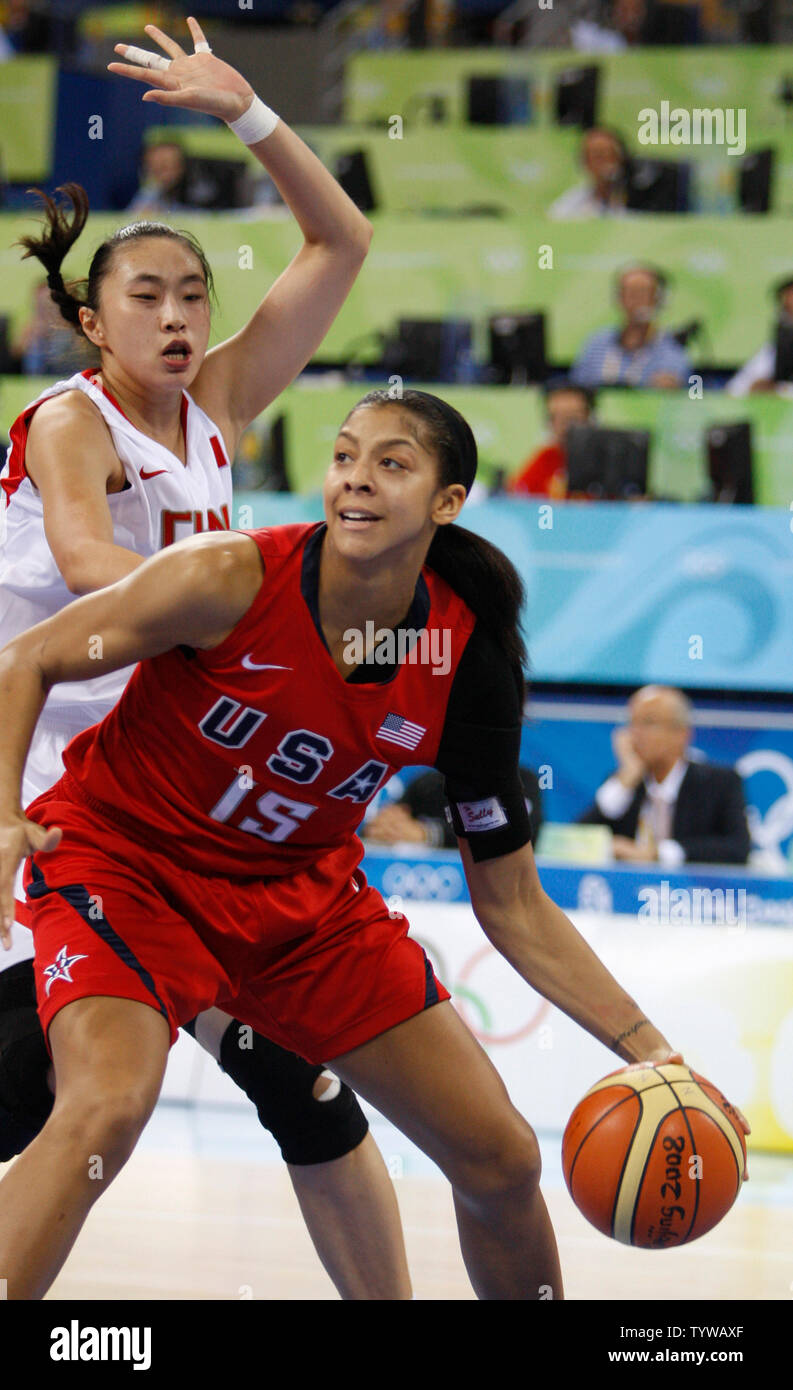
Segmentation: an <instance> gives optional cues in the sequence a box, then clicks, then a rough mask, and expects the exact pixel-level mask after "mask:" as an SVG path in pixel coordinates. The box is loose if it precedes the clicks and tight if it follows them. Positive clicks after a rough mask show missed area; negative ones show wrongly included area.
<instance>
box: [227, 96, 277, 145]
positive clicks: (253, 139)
mask: <svg viewBox="0 0 793 1390" xmlns="http://www.w3.org/2000/svg"><path fill="white" fill-rule="evenodd" d="M277 125H278V117H277V116H276V114H275V112H274V111H271V110H270V108H269V106H265V104H264V102H263V101H262V100H261V98H260V97H257V96H255V97H254V98H253V101H252V102H251V104H250V106H249V107H248V109H247V111H244V112H243V113H242V115H241V116H240V118H239V120H238V121H229V123H228V126H229V130H233V131H234V134H235V135H238V136H239V138H240V140H241V141H242V143H243V145H256V144H258V142H259V140H266V139H267V136H268V135H272V133H273V131H274V130H275V127H276V126H277Z"/></svg>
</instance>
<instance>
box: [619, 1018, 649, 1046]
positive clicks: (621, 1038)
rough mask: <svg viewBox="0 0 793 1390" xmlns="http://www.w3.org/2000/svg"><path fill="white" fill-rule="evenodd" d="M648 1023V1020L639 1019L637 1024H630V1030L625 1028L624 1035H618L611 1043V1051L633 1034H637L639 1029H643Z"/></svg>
mask: <svg viewBox="0 0 793 1390" xmlns="http://www.w3.org/2000/svg"><path fill="white" fill-rule="evenodd" d="M649 1022H650V1020H649V1018H640V1019H639V1020H638V1022H637V1023H632V1024H631V1026H630V1028H626V1029H625V1032H624V1033H620V1035H619V1037H617V1038H614V1039H613V1041H612V1043H611V1046H612V1049H613V1048H616V1047H619V1045H620V1043H622V1042H624V1041H625V1039H626V1038H629V1037H631V1035H632V1034H633V1033H638V1031H639V1029H640V1028H643V1027H644V1025H645V1023H649Z"/></svg>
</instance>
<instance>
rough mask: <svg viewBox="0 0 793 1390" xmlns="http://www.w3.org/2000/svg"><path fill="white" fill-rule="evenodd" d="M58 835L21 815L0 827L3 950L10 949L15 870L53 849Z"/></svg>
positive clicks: (0, 939)
mask: <svg viewBox="0 0 793 1390" xmlns="http://www.w3.org/2000/svg"><path fill="white" fill-rule="evenodd" d="M61 833H62V832H61V831H60V830H59V829H58V828H57V826H54V825H51V826H48V827H45V826H43V825H37V824H36V822H35V821H32V820H28V818H27V816H24V815H22V813H21V812H20V814H19V815H18V816H16V817H14V819H13V820H7V821H6V822H5V824H4V825H2V826H0V945H2V947H3V950H4V951H10V950H11V927H12V925H13V922H14V878H15V875H16V871H17V869H18V867H19V865H20V864H21V862H22V860H23V859H26V858H27V856H28V855H29V854H38V853H39V852H44V853H49V852H50V851H51V850H53V849H57V847H58V845H59V844H60V841H61Z"/></svg>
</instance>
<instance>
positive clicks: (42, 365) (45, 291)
mask: <svg viewBox="0 0 793 1390" xmlns="http://www.w3.org/2000/svg"><path fill="white" fill-rule="evenodd" d="M11 358H12V361H13V365H14V370H16V371H18V372H21V373H23V375H25V376H52V377H68V376H73V375H74V373H75V372H81V371H83V370H84V368H85V367H95V366H98V364H99V354H98V352H97V349H96V348H95V347H94V345H93V343H89V341H88V339H87V338H84V337H83V336H82V334H80V333H78V332H77V331H76V329H74V328H72V327H71V325H70V324H68V323H66V321H65V320H64V319H63V318H62V316H61V313H60V310H59V309H58V307H57V305H56V304H55V303H53V300H52V296H51V295H50V291H49V288H48V286H47V282H46V280H42V281H41V283H40V284H38V285H36V288H35V290H34V291H33V304H32V309H31V314H30V318H29V319H28V321H27V323H26V324H24V326H23V327H22V328H21V329H20V331H19V333H18V334H17V337H16V338H15V340H14V341H13V342H12V344H11Z"/></svg>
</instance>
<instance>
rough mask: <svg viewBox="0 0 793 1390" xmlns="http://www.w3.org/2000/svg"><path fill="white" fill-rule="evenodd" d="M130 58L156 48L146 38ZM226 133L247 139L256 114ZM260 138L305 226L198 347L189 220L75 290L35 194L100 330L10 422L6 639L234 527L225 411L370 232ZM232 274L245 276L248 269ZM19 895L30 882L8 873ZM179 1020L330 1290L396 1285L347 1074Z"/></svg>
mask: <svg viewBox="0 0 793 1390" xmlns="http://www.w3.org/2000/svg"><path fill="white" fill-rule="evenodd" d="M150 32H151V33H152V34H153V35H154V36H157V35H159V37H160V39H161V40H162V41H163V46H164V47H166V51H170V52H172V54H174V60H173V62H172V63H171V65H170V67H167V65H166V66H165V67H163V68H161V69H157V71H158V72H163V73H165V74H166V76H165V77H164V78H163V79H160V80H163V81H166V82H167V83H168V92H167V93H166V97H167V101H168V102H169V104H175V105H186V106H188V107H190V106H192V107H197V108H198V109H201V110H206V111H208V112H213V113H214V114H217V115H222V116H224V117H225V118H226V119H228V120H230V121H231V120H234V118H235V116H236V115H237V108H238V107H240V106H243V105H244V104H245V102H246V100H247V101H249V102H250V108H249V109H254V108H255V105H256V103H255V102H253V101H251V98H252V95H253V94H252V92H251V90H250V88H249V87H247V84H246V83H245V82H244V81H243V79H242V78H241V77H240V75H239V74H238V73H236V72H234V70H233V69H232V68H230V67H228V66H227V65H226V64H224V63H222V62H220V60H219V59H217V58H214V57H212V56H209V55H204V56H201V55H200V54H199V56H189V57H188V56H187V55H181V50H178V46H177V45H173V44H171V42H170V40H168V39H167V38H166V36H165V35H162V34H161V33H160V31H158V30H154V29H152V30H150ZM193 37H194V39H195V41H196V50H197V53H198V50H199V49H200V48H201V44H202V41H203V36H202V34H201V31H200V29H199V27H198V26H197V25H195V24H193ZM204 47H206V45H205V44H204ZM144 60H145V61H146V62H150V61H156V55H150V54H145V53H143V54H142V56H141V61H144ZM161 61H162V62H163V63H164V64H165V60H164V59H163V60H161ZM119 67H120V65H119ZM121 70H122V71H123V70H124V69H123V68H122V69H121ZM140 71H142V69H140ZM174 74H178V76H177V77H175V76H174ZM254 115H255V110H254ZM244 119H247V120H250V116H247V115H246V116H245V117H244ZM273 120H274V118H272V117H270V118H269V123H270V124H272V123H273ZM239 133H240V135H241V136H243V138H245V139H249V137H250V136H251V135H254V136H255V135H256V133H257V132H256V130H253V131H251V130H247V131H245V130H243V131H240V132H239ZM256 152H257V153H258V155H259V157H260V159H261V162H262V163H263V164H264V165H265V166H266V167H268V168H270V169H271V172H272V173H273V175H274V177H275V178H276V180H277V181H279V182H280V183H281V185H282V191H283V192H284V194H285V197H286V199H287V202H288V203H289V204H290V206H291V207H292V210H293V212H294V213H295V216H296V217H297V219H298V221H299V222H300V224H301V226H302V228H303V231H304V234H305V238H306V242H305V245H304V247H303V249H302V251H301V252H300V253H299V254H298V255H297V256H296V258H295V260H294V261H293V262H292V264H291V265H290V266H289V267H288V269H287V270H286V271H285V272H284V274H283V275H282V276H281V278H280V279H279V281H278V283H277V284H276V285H275V286H274V287H273V288H272V289H271V290H270V292H269V293H268V294H267V295H266V297H265V299H264V301H263V303H262V304H261V305H260V307H259V308H258V309H257V310H256V312H255V313H254V315H253V317H252V319H251V320H250V322H249V323H248V325H247V326H246V327H244V328H243V329H242V331H241V332H240V333H239V334H238V335H237V337H236V338H234V339H231V340H229V341H228V342H226V343H223V344H221V345H220V346H219V347H218V348H216V349H214V351H213V352H210V353H209V354H207V353H206V346H207V336H208V333H209V323H210V310H209V301H210V297H211V292H212V278H211V272H210V269H209V266H208V265H207V262H206V258H205V256H204V254H203V251H202V249H201V247H200V245H199V244H198V243H197V242H196V241H195V240H194V239H193V238H191V237H190V236H189V235H186V234H181V233H178V232H176V231H174V230H173V229H172V228H170V227H169V226H167V225H164V224H160V223H158V224H152V223H136V224H133V225H130V226H127V227H124V228H122V229H120V230H119V231H118V232H116V233H115V234H114V235H113V236H110V237H109V238H107V240H105V241H104V242H103V243H102V244H101V245H100V246H99V247H98V249H97V250H96V251H95V253H94V255H93V258H92V260H91V264H90V269H89V273H88V279H87V283H86V284H85V286H84V287H83V289H82V294H78V293H77V292H74V291H76V289H77V287H76V286H72V287H69V286H67V284H65V283H64V280H63V277H62V273H61V267H62V263H63V262H64V260H65V258H66V257H67V256H68V254H69V252H70V250H71V248H72V247H73V246H74V245H75V243H76V242H77V239H78V237H79V236H80V234H81V232H82V230H83V228H84V226H85V223H86V218H87V215H88V201H87V198H86V196H85V193H84V191H83V190H82V189H81V188H80V187H79V185H76V184H69V185H67V186H66V190H65V191H66V192H67V193H68V196H69V198H70V199H71V202H72V204H73V216H72V218H71V219H69V218H68V217H67V216H66V215H65V213H64V211H63V209H61V208H58V207H56V205H55V203H54V202H53V201H52V200H51V199H48V198H45V199H44V203H45V212H46V216H45V223H44V226H43V228H42V230H41V232H40V234H38V235H35V236H29V237H26V238H24V239H23V241H22V245H23V246H24V247H25V248H26V254H27V255H33V256H35V257H36V258H37V259H38V260H39V261H40V263H41V264H42V266H43V267H44V269H45V271H46V273H47V276H48V281H49V284H50V287H51V293H52V296H53V299H54V301H55V302H56V303H57V305H58V307H59V309H60V311H61V313H62V315H63V317H64V318H65V319H66V320H67V321H68V322H70V323H72V324H73V325H74V326H75V328H76V329H77V330H78V331H79V332H81V333H82V334H83V335H84V336H86V337H87V338H89V339H90V340H91V341H92V342H93V343H95V345H96V346H97V348H98V350H99V358H100V362H101V365H100V367H99V369H98V370H97V371H96V372H92V371H90V370H88V371H85V372H83V373H78V374H76V375H75V376H74V377H72V378H70V379H69V380H67V381H63V382H59V383H57V384H56V385H55V386H53V387H50V388H49V389H48V390H47V391H46V392H44V393H42V395H41V396H40V397H39V398H37V400H36V401H34V402H32V403H31V404H30V405H29V406H28V407H27V408H26V410H25V411H24V412H23V413H22V415H21V416H20V417H19V419H18V420H17V421H16V422H15V423H14V426H13V427H12V430H11V438H12V447H11V449H10V450H9V458H8V462H7V464H6V467H5V468H4V469H3V471H2V475H1V476H0V484H2V489H3V491H2V492H1V493H0V501H1V502H2V505H3V508H4V511H5V527H4V530H5V536H4V547H3V554H2V556H0V645H2V644H4V643H5V642H6V641H8V640H9V639H10V638H12V637H14V636H16V635H17V634H18V633H19V632H21V631H23V630H24V629H25V628H27V627H30V626H31V625H32V624H34V623H35V622H38V621H40V620H42V619H43V618H45V617H48V616H51V615H52V614H53V613H55V612H57V611H59V610H60V609H61V608H63V607H64V606H65V605H66V604H68V603H69V602H71V601H73V599H74V596H75V595H79V594H87V593H91V592H93V591H95V590H97V589H99V588H101V587H103V586H104V585H107V584H111V583H114V582H115V581H116V580H118V579H121V578H123V577H124V575H126V574H128V573H130V572H132V570H134V569H135V568H136V567H137V566H138V565H140V564H142V563H143V561H144V559H146V558H147V557H148V556H149V555H152V554H154V553H155V552H156V551H157V550H159V549H160V548H161V547H162V546H163V545H167V544H168V543H169V542H171V541H173V540H174V539H179V538H180V537H182V536H185V535H187V534H190V533H192V532H193V531H207V530H210V531H211V530H214V529H225V528H227V527H228V526H229V524H230V517H229V513H230V509H231V502H232V491H231V479H230V475H231V468H230V463H229V461H230V459H231V458H233V455H234V449H235V447H236V442H237V438H238V436H239V433H240V430H241V429H242V428H244V426H245V425H246V424H247V422H248V420H249V418H250V417H252V416H254V415H256V414H257V413H258V411H259V410H260V409H261V408H262V407H263V406H264V405H265V404H266V403H267V402H268V401H269V400H270V399H272V397H273V396H275V395H277V393H278V392H279V391H280V390H281V388H282V387H283V386H284V385H285V384H286V383H287V381H288V380H290V379H291V378H292V377H293V376H294V375H295V373H296V372H297V371H298V370H299V369H300V368H301V367H302V365H303V363H304V361H305V359H306V358H308V357H310V355H311V353H312V352H313V351H314V349H315V348H316V346H317V345H318V344H319V342H320V341H321V339H322V337H323V335H324V332H325V330H326V328H327V324H328V323H329V322H330V321H331V319H332V318H333V317H334V316H335V313H336V312H337V310H338V308H339V306H340V305H341V303H342V302H343V300H344V298H345V296H346V294H347V292H348V290H349V287H350V285H351V284H352V282H353V280H354V279H355V276H356V274H357V271H358V268H359V266H360V263H361V261H362V259H363V256H364V253H365V249H366V245H367V242H368V237H369V232H370V227H369V224H368V223H367V222H366V220H365V219H364V218H362V217H361V215H360V214H359V213H358V212H357V210H356V209H355V208H354V207H353V205H352V204H351V203H350V201H349V200H348V199H347V198H346V196H345V195H344V193H343V192H342V190H341V189H340V188H339V186H338V185H337V184H336V182H335V181H334V180H333V179H332V178H331V176H330V175H329V174H328V173H327V172H326V171H325V170H324V169H323V168H322V166H321V165H320V164H319V163H318V161H317V160H316V159H315V158H314V156H313V155H312V154H311V153H310V151H308V150H307V148H306V147H305V145H303V144H302V142H301V141H300V140H299V139H298V138H297V137H296V136H295V135H294V134H293V133H292V132H291V131H289V130H287V129H286V128H285V127H283V126H281V125H280V124H278V125H277V126H276V128H275V129H274V130H273V131H272V133H271V134H270V135H269V136H268V137H267V138H264V139H261V140H260V141H259V142H258V144H257V146H256ZM245 274H246V275H247V276H249V278H250V279H251V283H252V286H255V272H253V271H247V272H245ZM232 384H233V389H232ZM201 402H204V404H205V406H206V407H208V408H211V410H212V412H213V414H212V416H211V418H210V415H209V414H208V413H207V410H206V409H202V408H201V404H200V403H201ZM221 427H222V428H221ZM100 665H101V663H100ZM128 675H129V672H123V671H118V672H115V673H113V674H111V675H109V676H103V675H102V674H101V673H100V669H99V667H95V669H94V670H93V671H92V672H91V673H90V679H88V680H86V681H84V682H79V683H78V682H72V683H70V684H69V685H68V686H67V685H61V686H59V687H58V690H57V691H55V692H54V693H53V695H52V697H51V698H50V699H49V700H48V702H47V709H46V711H45V714H44V715H43V717H42V718H41V720H40V721H39V725H38V727H37V731H36V738H35V740H34V746H33V747H32V749H31V753H30V756H29V758H28V761H27V764H26V769H25V777H24V782H23V787H24V799H25V802H29V801H31V800H33V799H34V797H35V796H37V795H38V794H39V793H40V792H42V791H44V790H45V789H46V788H47V787H48V786H50V785H52V783H54V782H55V781H57V780H58V778H59V777H60V776H61V775H62V773H63V764H62V762H61V753H62V751H63V748H64V747H65V746H66V744H67V743H68V741H69V739H70V738H71V737H73V735H74V734H75V733H77V732H78V731H79V730H81V729H83V728H86V727H88V726H89V725H91V724H94V723H96V722H98V720H100V719H101V718H102V717H103V716H104V715H105V714H106V713H107V711H108V710H109V709H111V708H112V706H113V704H114V703H115V701H116V700H117V698H118V696H119V695H120V693H121V690H122V689H123V686H124V684H125V681H126V678H127V676H128ZM16 897H17V899H18V900H20V899H21V900H24V892H23V890H22V887H21V880H20V882H19V884H18V891H17V893H16ZM15 916H16V919H17V920H16V924H15V926H14V936H13V949H12V950H11V951H10V952H5V951H4V952H0V1158H1V1159H2V1160H3V1161H5V1160H7V1159H8V1158H10V1157H12V1156H13V1155H14V1154H16V1153H19V1152H20V1151H21V1149H23V1148H24V1147H25V1146H26V1145H27V1144H28V1143H29V1142H30V1141H31V1139H32V1138H33V1137H34V1136H35V1134H36V1133H38V1131H39V1130H40V1129H41V1128H42V1126H43V1124H44V1122H45V1120H46V1118H47V1116H48V1114H49V1112H50V1110H51V1108H52V1103H53V1098H52V1092H51V1085H52V1080H51V1077H50V1078H49V1082H48V1072H49V1070H50V1062H49V1056H48V1054H47V1049H46V1045H45V1041H44V1037H43V1034H42V1032H41V1029H40V1026H39V1024H38V1019H37V1016H36V1009H35V986H34V976H33V960H32V957H33V943H32V940H31V938H30V932H29V931H27V930H26V927H25V923H26V922H27V920H28V914H27V910H26V908H25V906H24V901H22V902H20V901H17V903H16V906H15ZM185 1026H186V1027H188V1028H189V1029H190V1031H193V1032H194V1035H195V1036H197V1038H198V1040H199V1041H200V1042H201V1043H202V1045H203V1046H204V1047H205V1048H206V1049H207V1050H208V1051H209V1052H210V1053H211V1055H212V1056H214V1057H215V1059H216V1060H217V1061H218V1062H219V1063H220V1064H221V1065H222V1067H223V1068H224V1070H226V1071H227V1072H228V1074H229V1075H230V1076H231V1077H232V1078H233V1079H234V1080H235V1082H236V1083H237V1084H238V1085H239V1086H240V1087H241V1088H242V1089H243V1090H244V1091H245V1092H246V1094H247V1095H248V1096H249V1097H250V1099H251V1100H252V1101H253V1102H254V1104H255V1105H256V1108H257V1110H258V1113H259V1116H260V1118H261V1120H262V1123H263V1124H265V1125H266V1126H267V1127H268V1128H270V1129H271V1130H272V1132H273V1134H274V1135H275V1137H276V1139H277V1141H278V1143H279V1146H280V1148H281V1151H282V1154H283V1156H284V1158H285V1160H286V1162H287V1164H288V1165H289V1172H290V1177H291V1179H292V1182H293V1184H294V1186H295V1189H296V1192H297V1194H298V1198H299V1200H300V1204H301V1207H302V1209H303V1212H304V1215H305V1217H306V1221H307V1224H308V1225H309V1229H310V1231H311V1234H312V1238H313V1240H314V1243H315V1245H316V1247H317V1249H318V1251H319V1253H320V1255H321V1257H322V1259H323V1263H324V1264H325V1267H326V1269H327V1270H328V1273H329V1274H330V1275H331V1277H332V1278H333V1280H334V1282H335V1284H336V1287H337V1288H338V1290H339V1292H340V1293H341V1294H342V1296H343V1297H348V1298H356V1297H359V1298H371V1297H385V1298H398V1297H409V1294H410V1284H409V1279H408V1274H407V1265H406V1260H405V1255H404V1246H403V1242H402V1235H401V1230H400V1225H399V1216H398V1211H397V1207H396V1201H395V1197H394V1192H393V1188H392V1185H391V1183H390V1181H389V1179H388V1175H387V1173H386V1170H385V1166H384V1164H383V1162H382V1159H381V1157H380V1155H379V1153H378V1152H377V1149H376V1146H375V1144H374V1141H373V1140H372V1138H371V1136H370V1135H368V1134H367V1132H366V1131H367V1124H366V1120H365V1117H364V1115H363V1113H362V1111H361V1108H360V1106H359V1105H358V1103H357V1101H356V1099H355V1097H354V1096H353V1095H352V1093H351V1092H350V1090H349V1088H348V1087H346V1086H344V1085H342V1086H341V1087H339V1083H338V1081H336V1080H335V1079H334V1078H327V1077H322V1076H321V1068H319V1067H317V1066H313V1065H310V1064H309V1063H307V1062H306V1061H305V1060H304V1059H302V1058H299V1057H296V1056H295V1055H294V1054H293V1053H291V1052H286V1051H285V1050H283V1049H281V1048H279V1047H278V1046H277V1045H276V1044H273V1043H271V1042H269V1040H267V1039H266V1038H264V1037H262V1036H261V1035H259V1034H258V1033H253V1034H251V1030H250V1029H249V1028H245V1029H240V1027H239V1024H238V1022H237V1021H234V1020H232V1018H231V1017H230V1016H229V1015H227V1014H224V1013H222V1012H221V1011H220V1010H218V1009H211V1010H209V1011H207V1012H206V1013H205V1014H204V1015H202V1016H201V1017H200V1018H199V1019H197V1020H196V1021H195V1023H194V1024H190V1023H189V1021H187V1020H185Z"/></svg>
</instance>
